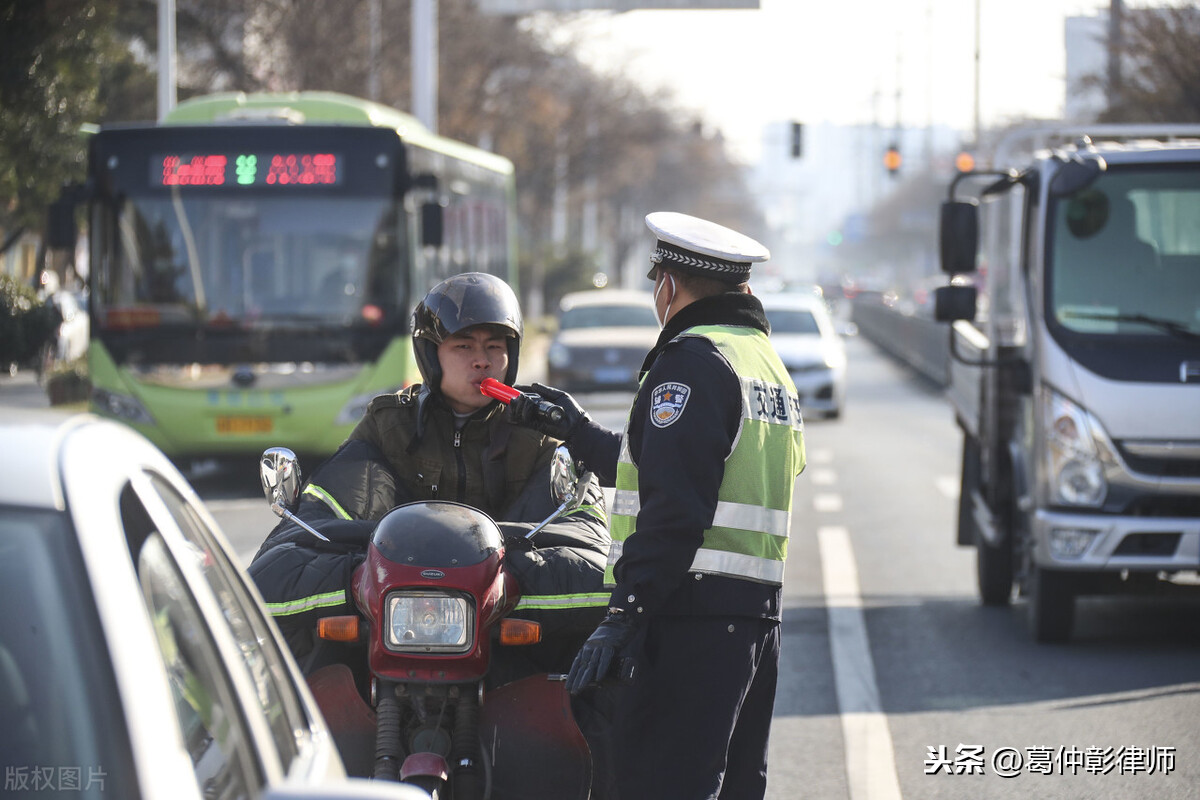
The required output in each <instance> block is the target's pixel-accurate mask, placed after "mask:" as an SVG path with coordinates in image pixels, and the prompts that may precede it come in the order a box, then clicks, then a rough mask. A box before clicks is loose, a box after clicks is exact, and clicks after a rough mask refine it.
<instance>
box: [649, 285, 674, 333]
mask: <svg viewBox="0 0 1200 800" xmlns="http://www.w3.org/2000/svg"><path fill="white" fill-rule="evenodd" d="M667 277H668V278H670V280H671V303H674V302H675V276H674V275H667ZM666 285H667V282H666V281H665V280H664V281H662V282H661V283H659V284H658V288H657V289H655V290H654V318H655V319H656V320H658V327H660V328H665V327H666V326H667V317H668V316H670V313H671V303H667V308H666V310H665V311H663V315H662V316H661V317H660V316H658V293H659V292H661V291H662V288H663V287H664V286H666Z"/></svg>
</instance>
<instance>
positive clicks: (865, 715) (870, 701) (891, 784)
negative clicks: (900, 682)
mask: <svg viewBox="0 0 1200 800" xmlns="http://www.w3.org/2000/svg"><path fill="white" fill-rule="evenodd" d="M817 538H818V542H819V545H820V549H821V573H822V575H823V576H824V580H825V607H826V609H827V610H828V612H829V646H830V650H831V651H832V653H833V673H834V681H835V683H836V685H837V698H838V708H839V710H840V712H841V718H842V737H843V739H844V747H845V750H846V782H847V786H848V788H849V790H850V800H900V798H901V795H900V783H899V780H898V778H897V777H896V760H895V753H894V749H893V745H892V734H891V731H890V730H889V729H888V722H887V715H886V714H884V713H883V706H882V703H880V700H879V687H878V685H877V684H876V682H875V664H874V662H873V661H872V659H871V648H870V644H869V643H868V642H867V626H866V623H865V621H864V619H863V613H862V597H861V595H860V592H859V586H858V566H857V564H855V561H854V551H853V549H852V548H851V546H850V533H849V531H847V530H846V529H845V528H843V527H840V526H827V527H821V528H818V529H817Z"/></svg>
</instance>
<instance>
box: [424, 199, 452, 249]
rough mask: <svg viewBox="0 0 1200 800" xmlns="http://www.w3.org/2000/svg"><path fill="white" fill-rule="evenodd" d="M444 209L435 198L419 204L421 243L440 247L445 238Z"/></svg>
mask: <svg viewBox="0 0 1200 800" xmlns="http://www.w3.org/2000/svg"><path fill="white" fill-rule="evenodd" d="M445 224H446V209H445V208H444V207H443V206H442V204H441V203H439V202H437V201H436V200H430V201H429V202H427V203H422V204H421V244H423V245H424V246H426V247H441V246H442V244H443V241H444V240H445V235H446V232H445Z"/></svg>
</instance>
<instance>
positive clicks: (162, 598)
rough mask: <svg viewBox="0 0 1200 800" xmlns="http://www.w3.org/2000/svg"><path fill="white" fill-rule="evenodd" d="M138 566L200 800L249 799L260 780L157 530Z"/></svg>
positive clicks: (210, 647)
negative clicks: (194, 773) (205, 799)
mask: <svg viewBox="0 0 1200 800" xmlns="http://www.w3.org/2000/svg"><path fill="white" fill-rule="evenodd" d="M137 569H138V576H139V579H140V581H141V585H142V594H143V596H144V597H145V600H146V607H147V609H148V610H149V611H150V617H151V619H152V620H153V621H154V629H155V634H156V636H157V641H158V647H159V651H160V652H161V654H162V659H163V665H164V666H165V667H166V671H167V677H168V680H169V682H170V685H171V695H172V697H173V698H174V699H175V713H176V715H177V717H178V721H179V727H180V730H181V731H182V733H183V739H184V742H185V743H186V744H187V749H188V753H189V755H191V757H192V765H193V767H194V768H195V771H196V783H197V785H198V786H199V787H200V791H201V792H202V793H203V795H204V796H205V797H214V798H229V800H236V798H248V797H250V796H252V794H253V792H252V787H256V786H257V785H258V784H259V783H260V781H258V780H256V779H255V777H254V776H255V773H254V765H253V759H252V758H251V757H250V755H249V750H248V746H249V736H248V735H247V733H246V729H245V726H244V723H243V720H242V719H241V718H240V716H239V713H238V705H237V701H236V694H235V692H234V689H233V686H232V684H231V682H230V680H229V676H228V675H227V674H226V673H225V667H224V665H223V664H222V663H221V658H220V651H219V650H218V649H217V646H216V644H215V643H214V642H213V641H212V638H211V637H210V635H209V632H208V630H207V629H206V627H205V624H204V616H203V614H202V613H201V611H200V609H199V608H198V607H197V606H196V603H195V599H194V598H193V597H192V595H191V592H189V591H188V588H187V584H186V582H185V581H184V579H183V576H182V575H181V574H180V572H179V567H178V565H177V564H176V563H175V562H174V560H173V559H172V557H171V553H170V551H169V550H168V548H167V546H166V544H165V543H164V542H163V540H162V536H161V534H159V533H158V532H157V531H155V532H152V533H151V534H150V535H149V536H147V537H146V540H145V541H144V542H143V544H142V547H141V552H140V553H139V555H138V559H137Z"/></svg>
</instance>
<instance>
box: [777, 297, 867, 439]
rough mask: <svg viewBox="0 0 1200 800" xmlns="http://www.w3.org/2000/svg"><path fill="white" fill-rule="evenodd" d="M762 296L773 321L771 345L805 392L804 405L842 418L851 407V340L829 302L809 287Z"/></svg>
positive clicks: (815, 411)
mask: <svg viewBox="0 0 1200 800" xmlns="http://www.w3.org/2000/svg"><path fill="white" fill-rule="evenodd" d="M759 299H760V300H761V301H762V304H763V308H764V310H765V311H766V312H767V320H768V321H769V322H770V323H771V344H773V345H774V346H775V351H776V352H777V353H779V357H780V359H782V360H783V364H784V366H785V367H787V370H788V372H789V373H791V376H792V381H794V382H795V384H796V389H797V390H798V391H799V393H800V407H801V410H802V411H803V412H810V413H814V414H820V415H822V416H825V417H829V418H831V419H836V418H838V417H840V416H841V415H842V412H843V411H844V410H845V406H846V345H845V343H844V342H843V341H842V339H841V337H840V336H839V335H838V332H837V329H836V328H835V326H834V322H833V318H832V317H831V316H830V314H829V307H828V306H826V305H825V301H824V300H823V299H822V298H821V297H820V296H818V295H815V294H812V293H807V292H805V293H798V294H770V295H762V296H759Z"/></svg>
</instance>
